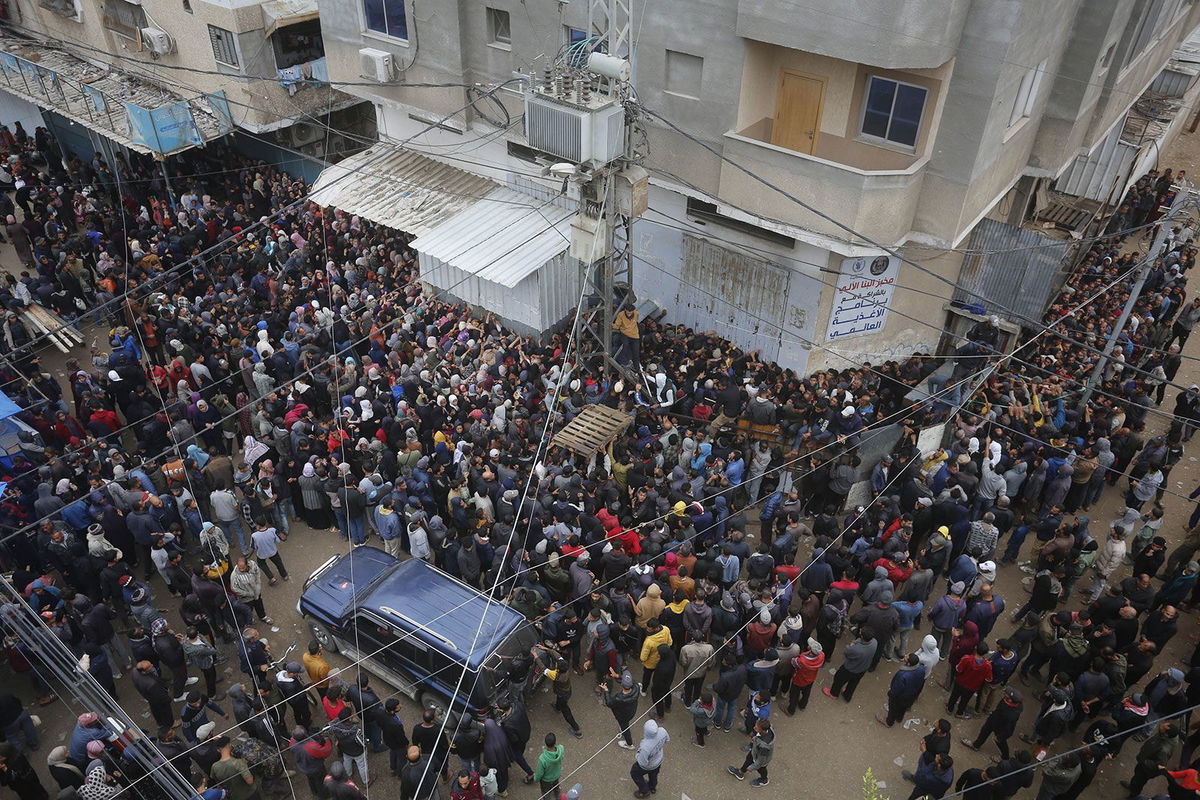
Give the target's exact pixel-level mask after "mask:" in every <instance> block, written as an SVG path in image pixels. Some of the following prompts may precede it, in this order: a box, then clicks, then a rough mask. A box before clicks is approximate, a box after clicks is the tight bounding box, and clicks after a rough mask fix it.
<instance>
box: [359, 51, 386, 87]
mask: <svg viewBox="0 0 1200 800" xmlns="http://www.w3.org/2000/svg"><path fill="white" fill-rule="evenodd" d="M358 61H359V68H358V72H359V74H360V75H362V76H363V77H364V78H370V79H371V80H374V81H379V82H380V83H388V82H390V81H391V80H392V73H393V70H394V68H395V63H394V61H393V59H392V54H391V53H386V52H384V51H383V50H376V49H375V48H374V47H364V48H363V49H361V50H359V51H358Z"/></svg>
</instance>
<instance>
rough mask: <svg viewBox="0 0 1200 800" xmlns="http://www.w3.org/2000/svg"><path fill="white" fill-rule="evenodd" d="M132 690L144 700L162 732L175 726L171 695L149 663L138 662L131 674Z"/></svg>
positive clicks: (165, 683) (165, 684)
mask: <svg viewBox="0 0 1200 800" xmlns="http://www.w3.org/2000/svg"><path fill="white" fill-rule="evenodd" d="M133 688H134V689H137V692H138V694H140V695H141V696H142V697H144V698H145V700H146V703H148V704H149V706H150V714H151V715H152V716H153V717H154V721H155V722H157V723H158V726H159V728H160V729H162V730H166V729H167V728H170V727H171V726H172V725H174V724H175V712H174V710H173V709H172V708H171V693H170V691H169V690H168V689H167V682H166V681H165V680H163V679H162V677H161V676H160V675H159V674H158V672H157V671H156V670H155V669H154V665H153V664H151V663H150V662H149V661H139V662H138V663H137V668H136V669H135V670H134V673H133Z"/></svg>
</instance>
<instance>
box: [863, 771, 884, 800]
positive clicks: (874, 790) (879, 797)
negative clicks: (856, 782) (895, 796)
mask: <svg viewBox="0 0 1200 800" xmlns="http://www.w3.org/2000/svg"><path fill="white" fill-rule="evenodd" d="M863 800H888V797H887V796H886V795H884V794H883V791H882V790H881V789H880V788H879V781H877V780H875V773H874V771H873V770H872V769H871V768H870V767H867V774H866V775H863Z"/></svg>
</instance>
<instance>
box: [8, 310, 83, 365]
mask: <svg viewBox="0 0 1200 800" xmlns="http://www.w3.org/2000/svg"><path fill="white" fill-rule="evenodd" d="M21 318H22V319H23V320H24V321H25V323H26V325H28V326H29V327H31V328H32V329H33V331H39V332H41V333H42V334H44V335H45V336H46V338H47V339H49V340H50V341H51V342H52V343H53V344H54V346H55V347H57V348H58V349H59V351H60V352H63V353H69V352H71V349H72V348H74V347H77V346H78V345H81V344H83V334H82V333H80V332H79V331H77V330H75V329H74V328H73V327H71V325H70V324H68V323H67V322H66V321H65V320H64V319H63V318H62V317H60V316H59V315H58V314H56V313H54V312H53V311H51V310H50V309H48V308H46V307H44V306H39V305H31V306H26V307H25V308H24V309H22V311H21Z"/></svg>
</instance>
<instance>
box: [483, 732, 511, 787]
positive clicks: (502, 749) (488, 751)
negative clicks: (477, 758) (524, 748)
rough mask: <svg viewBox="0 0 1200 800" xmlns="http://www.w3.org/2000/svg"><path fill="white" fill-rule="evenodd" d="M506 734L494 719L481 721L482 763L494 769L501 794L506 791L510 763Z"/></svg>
mask: <svg viewBox="0 0 1200 800" xmlns="http://www.w3.org/2000/svg"><path fill="white" fill-rule="evenodd" d="M512 760H513V753H512V748H511V747H509V744H508V734H506V733H505V732H504V730H503V729H502V728H501V727H500V723H498V722H496V720H494V719H488V720H487V721H486V722H484V723H483V764H484V766H485V767H490V768H491V769H494V770H496V785H497V788H498V789H499V793H500V794H501V795H502V796H503V795H504V794H505V793H506V792H507V791H508V767H509V765H510V764H511V763H512Z"/></svg>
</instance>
